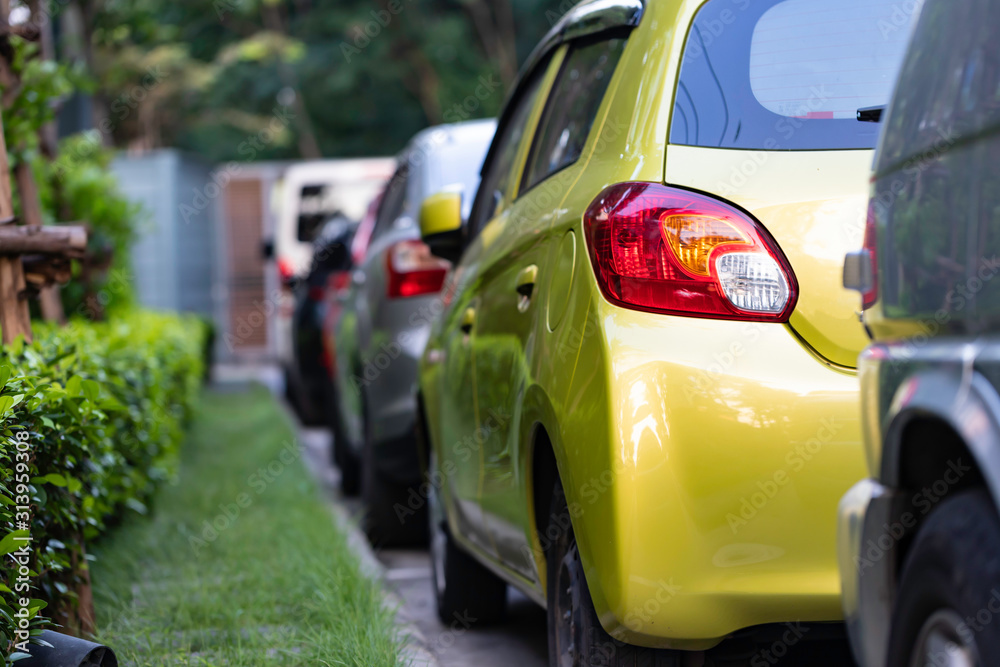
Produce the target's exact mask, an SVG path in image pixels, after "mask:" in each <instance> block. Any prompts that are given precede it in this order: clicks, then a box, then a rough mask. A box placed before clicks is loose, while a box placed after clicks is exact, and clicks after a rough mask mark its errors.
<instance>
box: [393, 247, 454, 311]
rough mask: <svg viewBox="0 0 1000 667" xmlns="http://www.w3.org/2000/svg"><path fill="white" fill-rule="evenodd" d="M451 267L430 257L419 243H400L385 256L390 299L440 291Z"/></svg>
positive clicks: (428, 250)
mask: <svg viewBox="0 0 1000 667" xmlns="http://www.w3.org/2000/svg"><path fill="white" fill-rule="evenodd" d="M450 267H451V265H450V264H449V263H448V262H446V261H445V260H443V259H441V258H439V257H435V256H434V255H432V254H431V251H430V248H428V247H427V245H426V244H425V243H424V242H423V241H417V240H413V241H400V242H399V243H397V244H396V245H394V246H392V247H391V248H389V252H388V254H387V255H386V268H387V274H388V285H387V292H388V296H389V298H390V299H396V298H403V299H405V298H407V297H411V296H420V295H421V294H434V293H436V292H440V291H441V288H442V287H443V286H444V279H445V276H447V275H448V269H449V268H450Z"/></svg>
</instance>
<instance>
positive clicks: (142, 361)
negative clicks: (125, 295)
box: [0, 312, 205, 661]
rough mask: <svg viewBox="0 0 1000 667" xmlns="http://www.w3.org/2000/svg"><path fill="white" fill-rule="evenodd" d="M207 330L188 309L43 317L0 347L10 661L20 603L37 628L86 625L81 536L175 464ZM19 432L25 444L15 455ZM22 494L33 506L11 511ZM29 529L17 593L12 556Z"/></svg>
mask: <svg viewBox="0 0 1000 667" xmlns="http://www.w3.org/2000/svg"><path fill="white" fill-rule="evenodd" d="M204 338H205V331H204V326H203V324H202V323H201V322H200V321H199V320H198V319H196V318H194V317H180V316H174V315H165V314H154V313H149V312H136V313H130V314H128V315H126V316H123V317H121V318H119V319H116V320H114V321H111V322H104V323H90V322H84V321H82V320H81V321H74V322H73V323H71V324H70V325H69V326H68V327H65V328H62V329H56V328H52V327H45V326H41V327H40V328H39V330H38V331H36V340H35V342H34V343H32V344H30V345H24V344H23V343H15V344H13V345H10V346H8V347H7V348H6V349H4V350H3V352H2V354H0V388H2V391H0V558H2V560H3V569H2V570H0V654H2V655H3V656H4V658H5V659H6V660H7V661H16V660H17V659H18V658H19V657H23V656H21V655H20V652H19V651H17V650H16V642H15V639H19V638H18V637H17V634H16V630H17V628H18V624H19V623H20V619H19V618H18V614H22V615H25V614H26V615H27V616H28V617H29V618H30V621H29V626H30V628H31V630H32V631H34V632H35V633H37V632H40V630H41V628H42V627H43V626H44V625H45V624H46V623H50V622H51V621H49V620H48V619H53V620H55V621H57V622H60V623H63V624H65V625H69V626H76V627H71V629H73V630H76V631H79V630H80V625H79V623H80V620H81V614H82V618H83V626H84V627H85V626H86V621H87V613H88V608H89V606H90V601H89V593H90V591H89V575H88V572H87V554H86V545H87V544H88V543H89V542H91V541H92V540H94V538H96V537H97V536H99V535H100V534H101V533H102V532H104V531H105V530H106V529H107V528H108V526H109V524H111V523H112V522H114V521H115V520H116V519H117V518H118V517H120V516H121V515H122V514H123V513H124V512H126V511H136V512H140V513H145V512H146V511H147V508H146V503H147V502H148V501H149V499H150V498H151V495H152V492H153V490H154V489H155V488H156V487H157V485H158V484H159V483H160V482H162V481H164V480H165V479H167V478H169V476H170V475H171V473H172V471H173V470H174V466H175V463H176V460H177V454H178V450H179V448H180V444H181V439H182V436H183V428H184V425H185V422H186V420H187V419H188V417H189V415H190V411H191V409H192V406H193V403H194V401H195V400H196V398H197V395H198V388H199V386H200V383H201V378H202V365H203V343H204ZM19 443H26V444H21V445H20V449H21V450H24V453H23V454H22V456H21V457H20V459H19V458H18V454H19ZM24 459H27V460H26V461H25V460H24ZM19 463H20V464H22V465H21V467H20V468H19V466H18V464H19ZM25 466H26V468H27V469H26V470H24V467H25ZM26 479H27V483H25V481H26ZM19 496H20V498H19ZM25 496H26V497H27V498H28V499H30V502H29V506H30V511H29V513H30V517H26V516H24V515H23V514H22V515H19V514H18V510H19V508H18V505H19V501H23V500H24V499H25ZM26 519H27V521H25V520H26ZM25 528H27V530H25ZM28 535H30V542H28V543H27V544H28V549H27V555H26V556H23V557H20V558H21V560H22V561H23V562H24V563H26V564H27V566H28V569H29V570H30V572H29V575H28V578H29V580H30V582H29V583H30V588H29V589H28V591H27V592H25V590H24V586H23V585H22V586H20V587H19V586H18V584H19V581H18V576H19V565H18V562H17V561H16V560H15V559H14V556H15V555H18V553H19V550H20V549H21V548H22V546H23V545H24V544H25V542H24V541H23V539H22V538H24V537H25V536H28ZM20 583H23V582H20ZM23 600H30V603H29V604H28V605H27V607H24V606H23V605H22V604H21V603H22V601H23ZM24 609H26V610H27V611H24ZM43 609H44V612H42V610H43ZM40 612H42V613H40ZM44 617H48V618H44Z"/></svg>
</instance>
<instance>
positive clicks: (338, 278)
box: [326, 271, 351, 294]
mask: <svg viewBox="0 0 1000 667" xmlns="http://www.w3.org/2000/svg"><path fill="white" fill-rule="evenodd" d="M350 286H351V272H350V271H334V272H333V273H331V274H330V275H329V276H327V279H326V287H327V289H329V290H330V291H331V292H333V293H334V294H336V293H337V292H341V291H343V290H346V289H349V288H350Z"/></svg>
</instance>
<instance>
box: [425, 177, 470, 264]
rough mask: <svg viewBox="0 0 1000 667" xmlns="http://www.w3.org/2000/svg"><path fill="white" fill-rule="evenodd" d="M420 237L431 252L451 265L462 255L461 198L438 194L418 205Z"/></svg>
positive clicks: (455, 195) (459, 196) (454, 193)
mask: <svg viewBox="0 0 1000 667" xmlns="http://www.w3.org/2000/svg"><path fill="white" fill-rule="evenodd" d="M420 236H421V238H423V241H424V243H426V244H427V246H428V247H429V248H430V249H431V252H432V253H433V254H434V255H436V256H438V257H441V258H442V259H446V260H448V261H449V262H451V263H452V264H455V263H457V262H458V260H459V258H460V257H461V255H462V240H463V230H462V195H461V193H459V192H439V193H437V194H433V195H431V196H430V197H428V198H427V199H425V200H424V202H423V204H421V206H420Z"/></svg>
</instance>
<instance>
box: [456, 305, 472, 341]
mask: <svg viewBox="0 0 1000 667" xmlns="http://www.w3.org/2000/svg"><path fill="white" fill-rule="evenodd" d="M475 323H476V309H475V308H466V309H465V312H464V313H462V324H460V325H459V327H458V328H459V329H461V330H462V333H464V334H466V335H468V334H470V333H472V327H473V325H475Z"/></svg>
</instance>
